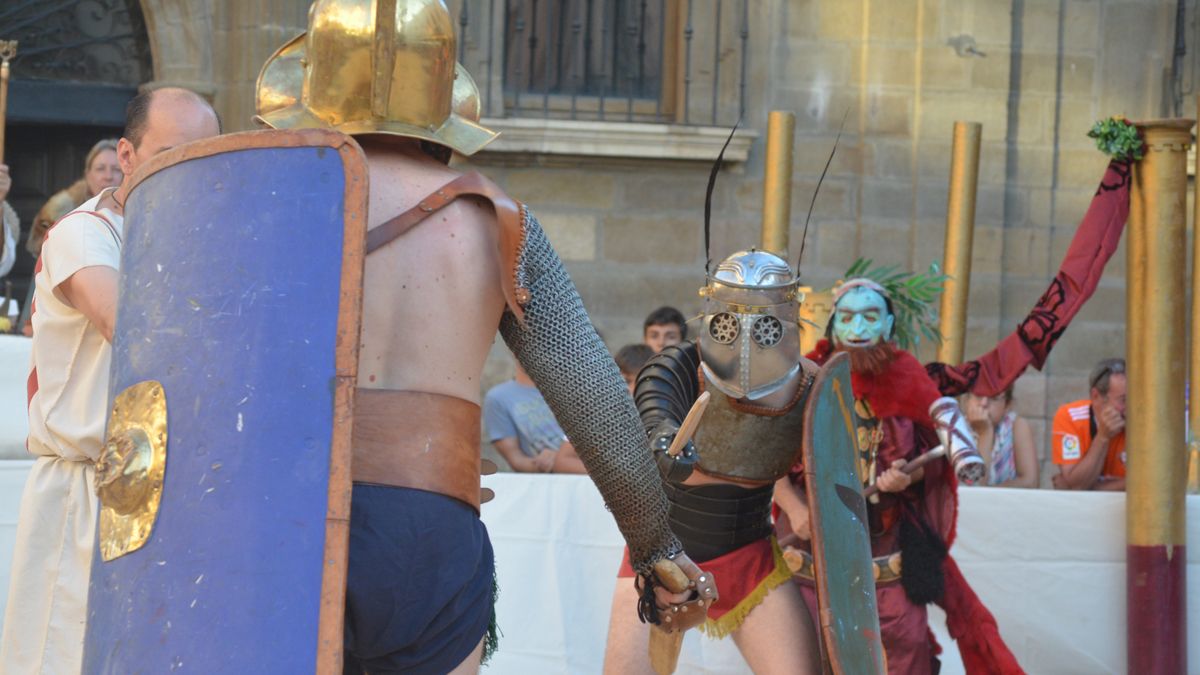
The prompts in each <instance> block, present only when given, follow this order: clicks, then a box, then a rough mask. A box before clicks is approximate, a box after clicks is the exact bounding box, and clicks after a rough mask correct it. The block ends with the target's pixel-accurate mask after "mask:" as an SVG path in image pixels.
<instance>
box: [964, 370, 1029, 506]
mask: <svg viewBox="0 0 1200 675" xmlns="http://www.w3.org/2000/svg"><path fill="white" fill-rule="evenodd" d="M964 398H965V401H964V404H965V405H964V410H965V411H966V414H967V420H968V421H969V422H970V423H971V429H972V430H973V431H974V432H975V437H976V440H977V442H978V446H977V447H978V448H979V454H980V455H983V461H984V462H985V463H986V464H987V467H988V472H987V485H990V486H993V487H1021V488H1036V487H1038V463H1037V451H1036V450H1035V448H1034V445H1033V431H1032V430H1030V428H1029V423H1028V422H1026V421H1025V420H1023V419H1021V418H1020V417H1019V416H1017V411H1016V410H1014V409H1013V388H1012V386H1011V385H1010V386H1009V387H1008V389H1005V390H1004V393H1002V394H999V395H997V396H992V397H986V396H976V395H975V394H967V395H966V396H965V397H964Z"/></svg>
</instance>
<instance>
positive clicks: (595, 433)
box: [500, 210, 683, 574]
mask: <svg viewBox="0 0 1200 675" xmlns="http://www.w3.org/2000/svg"><path fill="white" fill-rule="evenodd" d="M524 224H525V240H524V242H523V243H522V248H521V253H520V256H519V258H518V260H517V269H516V275H517V279H516V285H517V288H523V289H528V291H529V296H528V301H527V302H526V303H524V315H525V316H524V320H518V319H517V318H516V316H515V315H514V314H513V313H512V312H511V311H506V312H505V313H504V317H503V318H502V319H501V322H500V334H501V336H503V338H504V341H505V342H506V343H507V344H508V347H509V349H511V350H512V352H513V354H514V355H515V356H516V357H517V361H519V362H520V363H521V366H522V367H523V368H525V371H526V372H527V373H529V377H530V378H532V379H533V381H534V383H535V384H537V387H538V389H539V390H540V391H541V393H542V396H544V397H545V399H546V403H547V404H549V406H550V410H551V411H552V412H553V413H554V417H555V418H557V419H558V423H559V424H560V425H562V428H563V431H565V432H566V434H567V436H568V437H569V438H570V439H571V442H572V443H573V444H574V446H575V450H576V451H577V452H578V453H579V458H580V459H582V460H583V464H584V466H585V467H587V470H588V474H590V475H591V477H592V480H593V481H594V482H595V483H596V487H597V488H599V490H600V494H601V496H602V497H603V498H604V503H605V504H606V505H607V506H608V509H609V510H610V511H612V514H613V517H614V518H615V519H616V521H617V527H618V528H620V530H621V534H622V535H624V537H625V541H626V542H627V543H628V544H629V553H630V559H631V562H632V564H633V568H634V569H635V570H636V571H637V572H639V573H641V574H649V573H650V571H651V566H652V565H653V564H654V562H655V561H657V560H659V559H661V558H665V557H666V556H668V555H672V554H675V553H677V552H679V551H681V550H683V547H682V545H680V543H679V540H678V539H676V538H675V535H674V534H672V533H671V530H670V528H669V527H668V526H667V498H666V495H665V494H664V492H663V487H662V480H661V479H660V478H659V473H658V469H657V468H655V465H654V460H653V459H652V457H651V454H650V449H649V447H648V446H647V444H646V434H645V433H644V432H643V431H642V428H641V425H640V424H639V420H638V414H637V410H636V409H635V408H634V406H633V401H632V399H630V397H629V392H628V389H627V388H626V385H625V381H624V379H622V377H621V373H620V371H619V370H618V369H617V364H616V363H615V362H614V361H613V359H612V356H610V355H609V353H608V349H606V348H605V346H604V343H603V342H601V341H600V337H599V336H598V335H596V331H595V329H594V328H592V322H591V320H590V319H588V315H587V312H586V311H585V310H584V308H583V301H582V300H580V298H579V293H578V292H577V291H576V290H575V284H573V283H572V282H571V279H570V277H568V276H567V271H566V269H565V268H564V267H563V264H562V261H561V260H559V258H558V254H556V253H555V252H554V249H553V248H552V247H551V246H550V242H549V240H547V239H546V234H545V233H544V232H543V231H542V228H541V226H540V225H539V224H538V222H537V219H535V218H534V217H533V216H532V215H531V214H529V212H528V210H526V212H525V223H524Z"/></svg>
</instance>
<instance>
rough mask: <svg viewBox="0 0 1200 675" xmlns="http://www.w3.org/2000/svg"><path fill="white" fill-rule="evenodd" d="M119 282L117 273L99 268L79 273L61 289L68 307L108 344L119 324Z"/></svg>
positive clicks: (109, 268) (86, 268)
mask: <svg viewBox="0 0 1200 675" xmlns="http://www.w3.org/2000/svg"><path fill="white" fill-rule="evenodd" d="M117 280H118V273H117V270H115V269H113V268H111V267H106V266H103V265H96V266H93V267H84V268H83V269H80V270H79V271H78V272H76V273H74V274H72V275H71V276H70V277H67V280H66V281H64V282H62V283H61V284H59V285H58V291H59V292H60V293H62V296H63V298H64V299H65V300H66V302H67V304H68V305H70V306H72V307H74V308H75V309H77V310H79V311H80V312H82V313H83V315H84V316H86V317H87V319H88V321H90V322H91V323H92V325H93V326H95V327H96V330H98V331H100V334H101V335H103V336H104V339H105V340H108V341H109V342H112V336H113V326H114V325H115V324H116V322H117Z"/></svg>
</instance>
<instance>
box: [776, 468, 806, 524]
mask: <svg viewBox="0 0 1200 675" xmlns="http://www.w3.org/2000/svg"><path fill="white" fill-rule="evenodd" d="M774 499H775V503H776V504H778V505H779V508H780V509H782V510H783V512H784V513H786V514H787V517H788V522H790V523H791V524H792V531H793V532H795V533H796V536H797V537H800V538H801V539H803V540H808V539H811V538H812V529H811V528H812V526H811V523H810V520H809V514H808V499H807V498H806V497H805V496H804V492H803V491H802V490H801V489H800V488H799V487H797V486H796V484H795V483H793V482H792V478H791V476H784V477H783V478H780V479H779V480H777V481H775V496H774Z"/></svg>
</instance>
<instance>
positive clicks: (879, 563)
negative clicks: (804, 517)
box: [783, 547, 901, 585]
mask: <svg viewBox="0 0 1200 675" xmlns="http://www.w3.org/2000/svg"><path fill="white" fill-rule="evenodd" d="M783 559H784V561H785V562H787V565H788V568H789V569H791V570H792V574H794V575H796V576H798V577H800V578H801V579H805V580H808V581H812V580H813V579H814V578H815V575H816V568H815V567H813V559H812V554H810V553H809V552H808V551H803V550H801V549H798V548H791V547H789V548H788V549H786V550H785V551H784V552H783ZM871 568H872V573H873V574H874V575H875V584H876V585H880V584H888V583H892V582H894V581H899V580H900V573H901V564H900V554H899V553H893V554H891V555H883V556H879V557H878V558H874V559H872V560H871Z"/></svg>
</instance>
